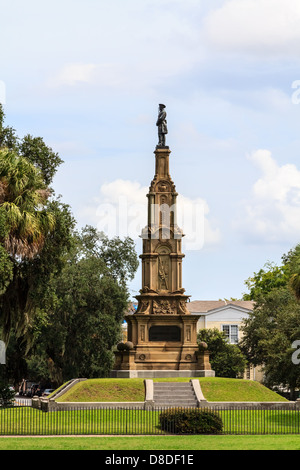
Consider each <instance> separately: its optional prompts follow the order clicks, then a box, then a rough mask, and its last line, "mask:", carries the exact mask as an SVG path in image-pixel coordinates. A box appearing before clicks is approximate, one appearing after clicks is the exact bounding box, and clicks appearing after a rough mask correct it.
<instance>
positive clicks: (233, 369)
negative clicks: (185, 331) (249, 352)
mask: <svg viewBox="0 0 300 470" xmlns="http://www.w3.org/2000/svg"><path fill="white" fill-rule="evenodd" d="M197 341H198V343H199V342H200V341H204V342H205V343H206V344H207V346H208V350H209V353H210V354H209V360H210V364H211V367H212V369H213V370H214V371H215V373H216V376H217V377H231V378H236V377H239V376H241V375H242V374H243V373H244V370H245V368H246V365H247V362H246V358H245V356H244V355H243V354H242V352H241V350H240V348H239V347H238V345H236V344H229V343H228V341H227V338H226V336H225V333H224V332H222V331H219V330H218V329H217V328H211V329H207V328H204V329H202V330H199V332H198V336H197Z"/></svg>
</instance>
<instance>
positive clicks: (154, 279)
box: [111, 105, 214, 378]
mask: <svg viewBox="0 0 300 470" xmlns="http://www.w3.org/2000/svg"><path fill="white" fill-rule="evenodd" d="M156 125H157V126H158V137H159V142H158V145H157V146H156V149H155V151H154V153H155V175H154V178H153V180H152V182H151V185H150V188H149V193H148V194H147V198H148V223H147V226H146V227H145V228H144V229H143V230H142V234H141V238H142V239H143V253H142V255H140V258H141V260H142V289H141V290H140V295H138V296H137V297H136V299H137V300H138V308H137V310H136V312H135V313H134V314H128V315H126V316H125V319H126V322H127V324H128V335H127V336H128V341H127V342H126V343H120V344H119V345H118V351H116V352H115V366H114V370H113V371H112V374H111V375H112V376H113V377H143V378H147V377H148V378H151V377H204V376H214V371H212V370H211V366H210V363H209V354H208V351H207V346H206V345H205V343H203V344H202V347H200V350H199V347H198V345H197V321H198V316H197V315H192V314H191V313H190V312H189V310H188V308H187V302H188V300H189V296H188V295H186V294H185V289H184V288H183V287H182V260H183V258H184V254H183V253H182V251H181V245H182V237H183V236H184V234H183V232H182V230H181V229H180V228H179V227H178V225H177V219H176V206H177V203H176V199H177V195H178V194H177V192H176V188H175V184H174V183H173V181H172V179H171V176H170V173H169V157H170V153H171V151H170V150H169V147H168V146H166V145H165V135H166V134H167V132H168V131H167V127H166V111H165V105H159V115H158V120H157V123H156Z"/></svg>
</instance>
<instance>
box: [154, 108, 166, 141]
mask: <svg viewBox="0 0 300 470" xmlns="http://www.w3.org/2000/svg"><path fill="white" fill-rule="evenodd" d="M165 108H166V106H165V105H164V104H160V105H159V111H158V118H157V122H156V125H157V126H158V146H159V147H165V146H166V134H167V133H168V128H167V119H166V118H167V113H166V111H165Z"/></svg>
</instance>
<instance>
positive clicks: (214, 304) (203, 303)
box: [187, 300, 254, 314]
mask: <svg viewBox="0 0 300 470" xmlns="http://www.w3.org/2000/svg"><path fill="white" fill-rule="evenodd" d="M230 305H232V306H234V307H238V308H239V307H240V308H242V309H246V310H253V308H254V302H253V301H252V300H193V301H191V302H188V303H187V308H188V310H189V311H190V312H191V313H203V314H205V313H208V312H210V311H212V310H216V309H220V308H222V307H228V306H230Z"/></svg>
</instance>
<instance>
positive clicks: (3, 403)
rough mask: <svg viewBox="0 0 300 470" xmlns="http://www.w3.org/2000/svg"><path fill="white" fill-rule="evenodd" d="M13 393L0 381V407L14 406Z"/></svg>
mask: <svg viewBox="0 0 300 470" xmlns="http://www.w3.org/2000/svg"><path fill="white" fill-rule="evenodd" d="M14 400H15V392H14V391H12V390H11V389H10V388H9V386H8V385H6V384H5V383H4V382H3V381H2V380H0V407H2V408H8V407H9V406H13V405H14Z"/></svg>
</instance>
